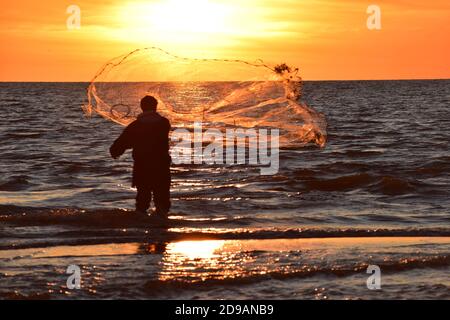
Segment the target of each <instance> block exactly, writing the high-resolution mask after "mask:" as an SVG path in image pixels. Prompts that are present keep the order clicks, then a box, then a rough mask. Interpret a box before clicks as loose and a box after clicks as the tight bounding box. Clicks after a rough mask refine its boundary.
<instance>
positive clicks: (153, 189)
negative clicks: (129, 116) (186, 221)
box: [109, 96, 171, 219]
mask: <svg viewBox="0 0 450 320" xmlns="http://www.w3.org/2000/svg"><path fill="white" fill-rule="evenodd" d="M157 105H158V100H156V99H155V98H154V97H152V96H146V97H144V98H143V99H142V100H141V109H142V111H143V113H142V114H140V115H139V116H138V117H137V119H136V120H135V121H133V122H132V123H131V124H129V125H128V127H126V128H125V130H124V131H123V132H122V134H121V135H120V137H119V138H118V139H117V140H116V141H114V143H113V145H112V146H111V148H110V150H109V151H110V153H111V156H112V157H113V158H114V159H117V158H118V157H119V156H121V155H122V154H123V153H124V152H125V150H127V149H133V160H134V167H133V183H132V186H133V187H136V188H137V196H136V212H138V213H143V214H145V213H146V212H147V209H148V208H149V207H150V202H151V200H152V194H153V201H154V203H155V207H156V211H155V214H154V215H155V216H156V217H157V218H163V219H166V218H167V214H168V212H169V209H170V162H171V159H170V155H169V131H170V122H169V120H167V118H164V117H163V116H161V115H159V114H158V113H157V112H156V106H157Z"/></svg>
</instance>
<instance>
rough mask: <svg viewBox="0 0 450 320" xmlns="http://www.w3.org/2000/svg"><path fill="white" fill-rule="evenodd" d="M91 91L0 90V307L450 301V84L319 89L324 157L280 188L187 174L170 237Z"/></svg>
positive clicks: (5, 86)
mask: <svg viewBox="0 0 450 320" xmlns="http://www.w3.org/2000/svg"><path fill="white" fill-rule="evenodd" d="M87 85H88V84H86V83H1V84H0V110H1V112H0V120H1V125H0V141H1V144H0V239H1V241H0V298H2V299H5V298H19V299H37V298H49V299H76V298H99V299H104V298H105V299H111V298H113V299H114V298H125V299H131V298H138V299H147V298H150V299H176V298H186V299H197V298H206V299H208V298H211V299H232V298H243V299H248V298H255V299H285V298H294V299H408V298H425V299H432V298H435V299H449V298H450V280H449V276H448V275H449V271H450V151H449V150H450V149H449V143H450V114H449V103H450V81H449V80H436V81H335V82H307V83H305V87H304V93H305V97H304V99H305V100H306V102H307V103H308V105H310V106H311V107H313V108H314V109H316V110H317V111H320V112H323V113H324V114H325V115H326V117H327V121H328V143H327V145H326V146H325V148H323V149H320V148H318V147H314V146H306V147H303V148H295V149H294V148H290V149H287V150H281V153H280V169H279V172H278V173H277V174H276V175H273V176H261V175H260V174H259V173H260V170H259V168H257V167H252V166H247V165H240V166H219V165H217V166H214V165H173V167H172V178H173V184H172V205H173V206H172V211H171V220H170V221H171V226H170V228H160V227H151V226H149V225H148V224H146V223H145V222H143V221H142V220H140V219H137V218H136V217H135V216H134V215H133V211H132V209H133V207H134V196H135V190H133V189H132V188H131V186H130V179H131V165H132V162H131V155H130V154H129V153H127V154H126V156H123V157H122V158H121V159H120V160H112V159H111V158H110V157H109V153H108V149H109V146H110V144H111V143H112V142H113V141H114V139H115V138H116V137H117V136H118V135H119V134H120V132H121V130H122V129H123V127H121V126H119V125H117V124H114V123H112V122H109V121H107V120H105V119H103V118H101V117H98V116H96V117H93V118H91V119H86V118H85V117H84V115H83V113H82V111H81V108H80V106H81V105H82V104H83V103H85V97H86V94H85V92H86V87H87ZM69 265H78V266H79V267H80V268H81V284H82V285H81V289H79V290H70V289H68V288H67V286H66V280H67V278H68V276H69V275H68V274H66V269H67V267H68V266H69ZM368 265H378V266H379V267H380V270H381V279H382V280H381V289H380V290H369V289H368V287H367V285H366V281H367V279H368V277H369V276H370V274H368V273H367V267H368Z"/></svg>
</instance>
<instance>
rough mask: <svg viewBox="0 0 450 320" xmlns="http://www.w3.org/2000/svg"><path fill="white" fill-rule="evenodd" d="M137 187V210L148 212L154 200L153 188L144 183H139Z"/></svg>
mask: <svg viewBox="0 0 450 320" xmlns="http://www.w3.org/2000/svg"><path fill="white" fill-rule="evenodd" d="M136 188H137V194H136V211H141V212H146V211H147V209H148V208H150V202H151V201H152V189H151V188H150V187H149V186H142V185H137V186H136Z"/></svg>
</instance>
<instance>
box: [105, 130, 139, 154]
mask: <svg viewBox="0 0 450 320" xmlns="http://www.w3.org/2000/svg"><path fill="white" fill-rule="evenodd" d="M132 142H133V139H132V128H131V125H129V126H128V127H126V128H125V129H124V130H123V132H122V134H121V135H120V136H119V138H117V139H116V141H114V143H113V144H112V146H111V148H109V153H110V154H111V157H113V158H114V159H117V158H118V157H120V156H121V155H122V154H123V153H124V152H125V150H127V149H131V148H133V145H132Z"/></svg>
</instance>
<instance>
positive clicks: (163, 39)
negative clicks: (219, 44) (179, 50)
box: [119, 0, 233, 45]
mask: <svg viewBox="0 0 450 320" xmlns="http://www.w3.org/2000/svg"><path fill="white" fill-rule="evenodd" d="M119 15H120V20H121V22H122V25H123V26H124V27H125V29H124V31H125V32H126V36H127V38H128V39H134V40H136V41H152V42H157V43H172V44H173V43H176V44H181V43H190V44H194V45H198V44H205V43H206V44H208V43H209V44H211V43H214V42H215V41H220V39H218V37H220V36H221V35H225V34H226V33H228V32H229V31H230V28H231V26H232V23H231V22H232V17H233V7H232V6H230V5H227V4H226V3H225V2H224V3H218V2H212V1H208V0H190V1H186V0H165V1H158V2H129V3H127V4H125V5H124V6H123V7H121V8H120V11H119Z"/></svg>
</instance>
